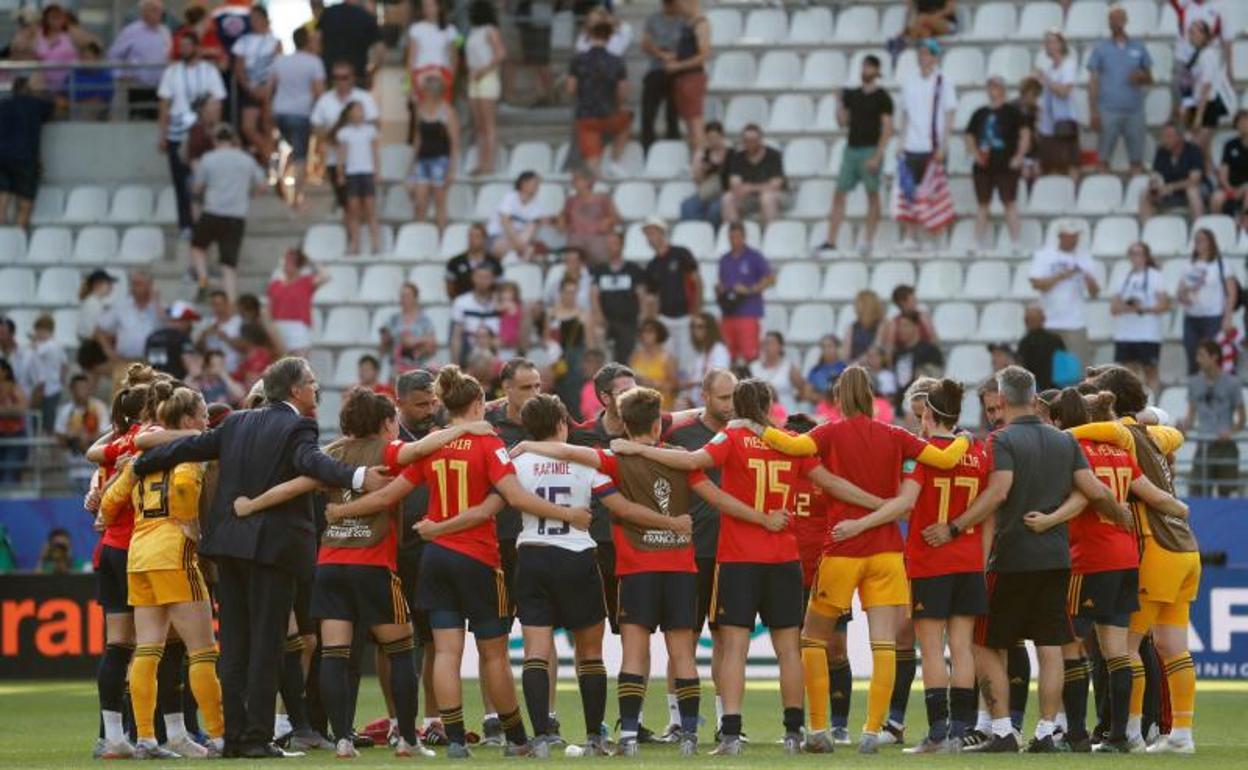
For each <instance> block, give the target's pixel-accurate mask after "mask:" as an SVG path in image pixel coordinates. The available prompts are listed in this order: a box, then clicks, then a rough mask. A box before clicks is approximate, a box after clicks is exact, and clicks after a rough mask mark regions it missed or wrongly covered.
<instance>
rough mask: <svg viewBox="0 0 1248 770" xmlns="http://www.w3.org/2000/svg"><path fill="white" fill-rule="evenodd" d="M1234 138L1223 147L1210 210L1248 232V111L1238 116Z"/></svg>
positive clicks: (1243, 111) (1240, 112) (1242, 111)
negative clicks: (1225, 216)
mask: <svg viewBox="0 0 1248 770" xmlns="http://www.w3.org/2000/svg"><path fill="white" fill-rule="evenodd" d="M1234 124H1235V136H1234V137H1232V138H1231V140H1230V141H1229V142H1227V143H1226V144H1225V145H1224V146H1223V147H1222V164H1221V165H1220V166H1218V189H1217V191H1216V192H1214V193H1213V198H1212V199H1211V203H1210V205H1209V208H1210V209H1211V213H1213V214H1226V215H1227V216H1230V217H1234V218H1235V219H1236V221H1237V222H1238V224H1239V229H1240V230H1248V206H1245V205H1244V204H1245V201H1246V199H1248V110H1239V111H1238V112H1236V113H1235V121H1234Z"/></svg>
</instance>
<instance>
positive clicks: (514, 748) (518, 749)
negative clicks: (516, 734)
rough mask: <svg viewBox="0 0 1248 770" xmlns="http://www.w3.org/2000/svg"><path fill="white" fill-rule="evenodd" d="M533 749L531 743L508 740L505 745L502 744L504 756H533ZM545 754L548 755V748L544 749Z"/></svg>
mask: <svg viewBox="0 0 1248 770" xmlns="http://www.w3.org/2000/svg"><path fill="white" fill-rule="evenodd" d="M535 751H536V749H535V747H534V746H533V744H532V743H512V742H511V741H508V742H507V745H505V746H503V756H504V757H532V756H535V754H534V752H535ZM546 756H548V757H549V756H550V749H549V748H547V750H546Z"/></svg>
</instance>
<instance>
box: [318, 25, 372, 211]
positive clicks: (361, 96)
mask: <svg viewBox="0 0 1248 770" xmlns="http://www.w3.org/2000/svg"><path fill="white" fill-rule="evenodd" d="M347 7H351V6H350V5H349V3H348V2H343V3H342V4H340V5H335V6H331V7H330V8H328V9H326V12H327V13H328V12H329V11H331V10H334V9H337V8H347ZM356 10H360V9H356ZM330 74H331V77H332V79H333V83H332V85H333V87H332V88H331V89H330V90H328V91H326V92H325V93H323V94H321V97H320V98H319V99H317V100H316V104H315V105H314V106H313V107H312V129H313V130H314V131H315V132H316V136H317V139H318V141H319V144H320V146H321V147H322V148H323V150H324V153H325V178H326V179H328V180H329V183H330V185H332V186H333V188H334V200H335V201H336V202H337V204H338V208H340V209H342V210H343V212H344V213H345V212H346V210H347V186H346V183H345V181H340V180H342V177H341V176H340V175H339V174H338V166H339V162H340V161H339V158H338V152H337V150H336V149H335V148H334V143H333V141H332V139H331V138H330V133H331V132H332V131H333V129H334V126H336V125H337V124H338V119H339V118H341V117H342V111H343V110H345V109H346V108H347V105H348V104H351V103H352V102H355V103H357V104H360V105H361V106H362V108H363V110H364V119H365V120H366V121H368V122H370V123H376V122H377V121H378V119H379V118H380V116H381V112H380V111H378V109H377V101H376V100H375V99H373V95H372V94H370V93H369V92H368V91H365V90H364V89H363V88H360V87H358V86H356V85H355V77H356V76H355V72H354V70H352V69H351V64H350V63H349V62H348V61H345V60H344V61H338V62H336V63H335V64H334V65H333V66H332V67H331V68H330Z"/></svg>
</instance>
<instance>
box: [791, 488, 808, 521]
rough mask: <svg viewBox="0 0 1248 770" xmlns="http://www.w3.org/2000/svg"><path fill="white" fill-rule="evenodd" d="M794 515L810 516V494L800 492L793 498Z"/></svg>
mask: <svg viewBox="0 0 1248 770" xmlns="http://www.w3.org/2000/svg"><path fill="white" fill-rule="evenodd" d="M793 514H794V515H795V516H803V517H804V516H809V515H810V493H809V492H798V493H797V495H796V496H795V497H794V498H793Z"/></svg>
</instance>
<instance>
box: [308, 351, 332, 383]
mask: <svg viewBox="0 0 1248 770" xmlns="http://www.w3.org/2000/svg"><path fill="white" fill-rule="evenodd" d="M308 366H310V367H312V371H313V372H315V373H316V375H317V377H320V378H322V379H323V380H324V381H326V382H328V381H329V376H330V375H331V374H332V373H333V371H334V354H333V353H332V352H330V351H328V350H326V349H325V348H315V347H314V348H312V350H310V351H308Z"/></svg>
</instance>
